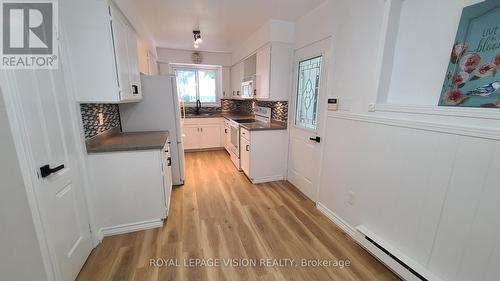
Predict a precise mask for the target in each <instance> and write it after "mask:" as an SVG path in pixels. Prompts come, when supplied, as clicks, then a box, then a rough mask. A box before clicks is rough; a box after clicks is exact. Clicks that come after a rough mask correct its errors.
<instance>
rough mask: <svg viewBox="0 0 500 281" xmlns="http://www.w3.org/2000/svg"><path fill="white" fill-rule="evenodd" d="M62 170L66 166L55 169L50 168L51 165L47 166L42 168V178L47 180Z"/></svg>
mask: <svg viewBox="0 0 500 281" xmlns="http://www.w3.org/2000/svg"><path fill="white" fill-rule="evenodd" d="M62 169H64V164H63V165H59V166H57V167H55V168H50V166H49V165H45V166H42V167H40V175H41V176H42V178H46V177H48V176H50V175H51V174H53V173H57V172H59V171H60V170H62Z"/></svg>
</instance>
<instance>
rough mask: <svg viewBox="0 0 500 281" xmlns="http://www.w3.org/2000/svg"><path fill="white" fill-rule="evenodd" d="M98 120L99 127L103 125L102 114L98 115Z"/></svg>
mask: <svg viewBox="0 0 500 281" xmlns="http://www.w3.org/2000/svg"><path fill="white" fill-rule="evenodd" d="M98 118H99V126H102V125H104V114H103V113H99V114H98Z"/></svg>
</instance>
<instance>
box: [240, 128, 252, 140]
mask: <svg viewBox="0 0 500 281" xmlns="http://www.w3.org/2000/svg"><path fill="white" fill-rule="evenodd" d="M240 136H241V137H242V138H244V139H246V140H247V141H250V131H248V130H247V129H245V128H241V129H240Z"/></svg>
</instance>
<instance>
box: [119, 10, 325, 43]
mask: <svg viewBox="0 0 500 281" xmlns="http://www.w3.org/2000/svg"><path fill="white" fill-rule="evenodd" d="M114 1H115V3H116V4H117V5H118V6H119V7H120V9H121V10H122V11H123V13H124V14H125V15H126V16H127V18H128V19H129V20H130V21H131V23H132V24H133V25H134V27H135V28H136V29H137V31H138V32H139V33H140V34H141V36H143V37H145V39H146V40H148V41H150V42H151V43H153V44H155V45H156V46H157V47H165V48H176V49H194V48H193V34H192V31H193V28H195V27H196V26H198V23H199V26H200V29H201V32H202V37H203V43H202V44H201V45H200V50H205V51H221V52H231V51H233V50H234V49H235V48H236V47H238V46H239V43H240V42H243V41H244V40H245V39H246V38H247V37H248V36H249V35H251V34H252V33H253V32H254V31H256V30H257V29H258V28H259V27H261V26H262V25H264V24H265V23H266V22H267V21H268V20H269V19H278V20H288V21H295V20H297V19H298V18H300V17H301V16H302V15H304V14H306V13H307V12H308V11H310V10H312V9H313V8H315V7H316V6H318V5H319V4H321V3H323V2H324V1H325V0H114Z"/></svg>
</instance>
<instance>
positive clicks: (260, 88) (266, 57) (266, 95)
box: [256, 43, 293, 101]
mask: <svg viewBox="0 0 500 281" xmlns="http://www.w3.org/2000/svg"><path fill="white" fill-rule="evenodd" d="M292 61H293V48H292V46H291V45H290V44H286V43H270V44H268V45H266V46H264V47H263V48H261V49H259V50H258V51H257V59H256V75H257V95H256V97H257V99H266V100H273V101H287V100H289V96H290V89H291V87H290V86H291V83H292V82H291V74H292V66H293V63H292Z"/></svg>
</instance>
